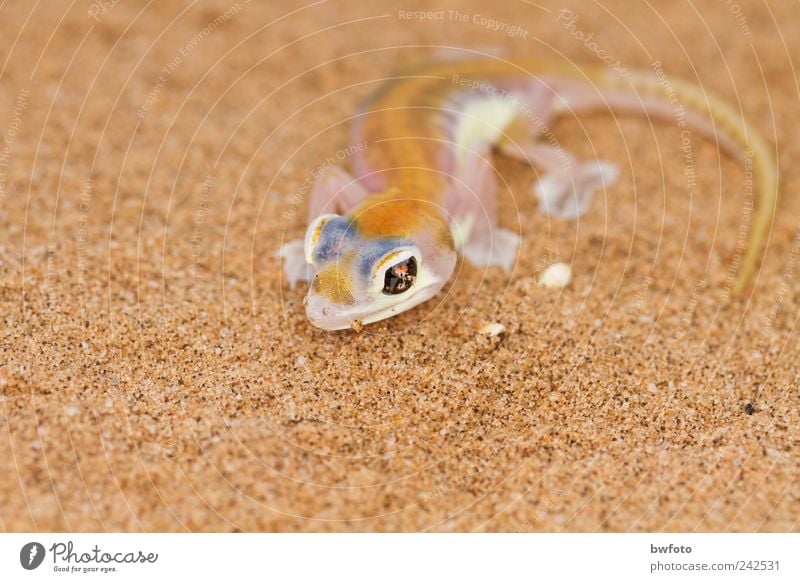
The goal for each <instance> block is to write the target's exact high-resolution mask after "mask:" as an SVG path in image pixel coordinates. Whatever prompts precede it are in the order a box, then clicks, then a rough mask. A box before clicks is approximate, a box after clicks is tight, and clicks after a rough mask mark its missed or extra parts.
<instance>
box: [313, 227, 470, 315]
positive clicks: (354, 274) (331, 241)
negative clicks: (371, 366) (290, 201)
mask: <svg viewBox="0 0 800 582" xmlns="http://www.w3.org/2000/svg"><path fill="white" fill-rule="evenodd" d="M368 218H369V216H365V215H364V213H360V214H356V215H349V216H339V215H336V214H325V215H322V216H320V217H318V218H317V219H315V220H314V221H313V222H312V223H311V224H310V225H309V227H308V230H307V232H306V239H305V256H306V261H307V262H308V263H310V264H312V265H314V267H315V270H316V276H315V277H314V280H313V281H312V283H311V286H310V288H309V291H308V295H307V296H306V299H305V304H306V315H307V316H308V319H309V320H310V321H311V323H312V324H314V325H315V326H316V327H319V328H322V329H326V330H338V329H347V328H354V329H360V327H361V326H362V325H364V324H368V323H373V322H376V321H380V320H382V319H386V318H388V317H392V316H393V315H397V314H399V313H402V312H403V311H406V310H408V309H410V308H412V307H414V306H415V305H419V304H420V303H422V302H423V301H426V300H428V299H430V298H431V297H433V296H434V295H435V294H436V293H437V292H438V291H439V290H440V289H441V288H442V286H443V285H444V284H445V283H446V282H447V280H448V279H449V278H450V275H451V274H452V272H453V269H454V267H455V262H456V254H455V251H454V250H453V247H452V244H450V245H449V246H448V245H446V244H444V245H443V243H442V241H441V240H440V239H441V236H438V238H437V233H436V232H431V230H430V229H428V228H422V229H419V230H416V231H415V232H414V233H413V234H412V233H411V232H399V231H397V230H391V229H390V230H389V231H388V232H386V231H381V232H380V233H378V232H373V229H372V228H371V223H370V222H369V221H368V220H365V219H368ZM448 236H449V231H448ZM450 243H452V239H450Z"/></svg>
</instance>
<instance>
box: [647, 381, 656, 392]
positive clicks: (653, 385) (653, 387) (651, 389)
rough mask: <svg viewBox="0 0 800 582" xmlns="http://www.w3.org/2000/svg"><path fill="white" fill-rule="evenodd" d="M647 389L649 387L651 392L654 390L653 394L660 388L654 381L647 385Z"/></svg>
mask: <svg viewBox="0 0 800 582" xmlns="http://www.w3.org/2000/svg"><path fill="white" fill-rule="evenodd" d="M647 389H648V390H649V391H650V392H652V393H653V394H655V393H656V390H657V389H658V388H657V386H656V385H655V384H653V383H652V382H650V383H649V384H648V385H647Z"/></svg>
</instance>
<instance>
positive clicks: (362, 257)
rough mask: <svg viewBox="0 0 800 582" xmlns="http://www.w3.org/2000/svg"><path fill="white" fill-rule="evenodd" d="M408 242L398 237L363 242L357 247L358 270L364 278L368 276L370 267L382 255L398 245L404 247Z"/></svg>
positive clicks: (370, 271)
mask: <svg viewBox="0 0 800 582" xmlns="http://www.w3.org/2000/svg"><path fill="white" fill-rule="evenodd" d="M410 244H411V243H410V242H409V241H406V240H403V239H400V238H388V239H387V238H384V239H376V240H371V241H369V242H367V243H365V244H364V245H363V246H361V247H359V249H358V254H359V262H358V272H359V273H360V274H361V275H362V276H363V277H364V278H366V277H369V276H370V275H371V274H372V267H374V266H375V263H376V262H378V260H379V259H380V258H381V257H382V256H384V255H385V254H387V253H389V252H391V251H392V250H394V249H396V248H398V247H405V246H409V245H410Z"/></svg>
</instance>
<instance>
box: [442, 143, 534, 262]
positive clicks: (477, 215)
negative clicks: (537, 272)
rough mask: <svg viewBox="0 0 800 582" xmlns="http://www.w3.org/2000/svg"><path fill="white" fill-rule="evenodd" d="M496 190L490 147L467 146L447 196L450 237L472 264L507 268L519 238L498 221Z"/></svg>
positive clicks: (515, 252)
mask: <svg viewBox="0 0 800 582" xmlns="http://www.w3.org/2000/svg"><path fill="white" fill-rule="evenodd" d="M496 193H497V183H496V180H495V176H494V168H493V166H492V165H491V163H490V161H489V148H488V147H478V148H476V149H469V150H468V151H467V153H466V154H465V157H464V160H463V162H462V163H461V164H459V167H458V169H457V170H456V175H455V176H454V180H453V182H452V186H451V190H450V192H449V193H448V196H447V211H448V212H449V214H450V217H451V221H450V222H451V228H452V231H453V238H454V240H455V242H456V246H457V247H458V248H459V249H460V250H461V252H462V254H463V255H464V257H465V258H466V259H467V260H468V261H469V262H470V263H471V264H472V265H473V266H476V267H488V266H500V267H502V268H503V270H504V271H506V272H510V271H511V268H512V267H513V265H514V261H515V260H516V258H517V249H518V247H519V241H520V238H519V236H518V235H517V234H515V233H513V232H511V231H510V230H508V229H505V228H501V227H500V226H499V225H498V224H497V200H496Z"/></svg>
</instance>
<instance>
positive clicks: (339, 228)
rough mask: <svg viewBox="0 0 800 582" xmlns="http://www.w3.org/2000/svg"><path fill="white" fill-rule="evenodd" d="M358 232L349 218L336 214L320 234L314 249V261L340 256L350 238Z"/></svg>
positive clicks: (323, 260)
mask: <svg viewBox="0 0 800 582" xmlns="http://www.w3.org/2000/svg"><path fill="white" fill-rule="evenodd" d="M355 234H356V231H355V226H354V225H353V224H352V222H351V221H350V219H349V218H347V217H344V216H336V217H334V218H331V219H330V220H329V221H327V222H326V223H325V224H324V225H323V227H322V232H320V234H319V241H317V246H316V248H315V249H314V257H313V258H314V261H315V262H317V261H318V262H321V263H324V262H326V261H329V260H331V259H334V258H336V257H338V256H339V255H340V254H341V252H342V250H343V249H344V248H345V246H346V243H347V241H348V240H349V239H351V238H353V237H354V236H355Z"/></svg>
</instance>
